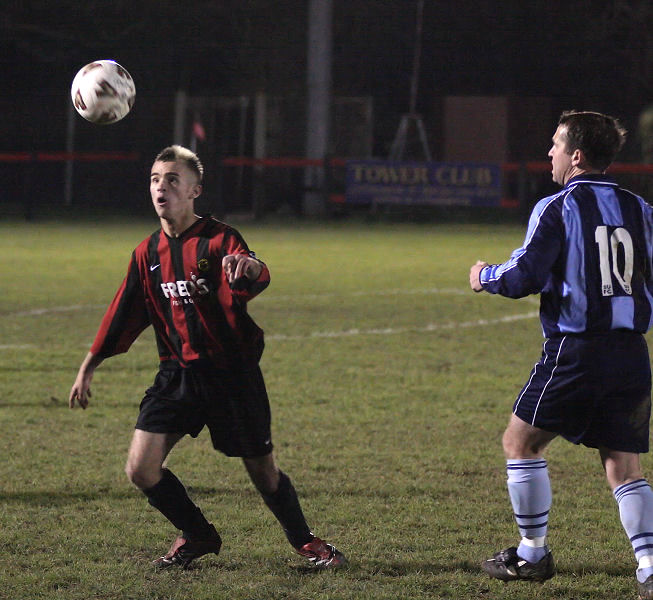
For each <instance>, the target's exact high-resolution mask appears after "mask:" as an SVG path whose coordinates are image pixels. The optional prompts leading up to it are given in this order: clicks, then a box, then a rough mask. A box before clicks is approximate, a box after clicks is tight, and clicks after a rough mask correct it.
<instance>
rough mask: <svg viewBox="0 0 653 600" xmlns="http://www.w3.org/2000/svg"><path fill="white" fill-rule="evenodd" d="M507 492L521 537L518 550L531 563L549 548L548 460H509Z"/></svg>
mask: <svg viewBox="0 0 653 600" xmlns="http://www.w3.org/2000/svg"><path fill="white" fill-rule="evenodd" d="M506 470H507V472H508V493H509V494H510V501H511V503H512V510H513V512H514V513H515V521H516V522H517V527H519V533H520V534H521V536H522V540H521V542H520V544H519V547H518V548H517V554H518V555H519V556H520V557H521V558H523V559H524V560H527V561H528V562H530V563H536V562H539V561H540V560H541V559H542V558H544V556H546V554H547V553H548V551H549V548H548V546H547V544H546V533H547V525H548V522H549V510H550V509H551V499H552V496H551V482H550V481H549V471H548V469H547V464H546V460H544V459H542V458H536V459H515V460H508V461H506Z"/></svg>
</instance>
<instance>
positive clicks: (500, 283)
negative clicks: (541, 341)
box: [480, 174, 653, 337]
mask: <svg viewBox="0 0 653 600" xmlns="http://www.w3.org/2000/svg"><path fill="white" fill-rule="evenodd" d="M480 280H481V284H482V285H483V288H484V289H485V290H486V291H488V292H489V293H491V294H501V295H502V296H508V297H510V298H521V297H523V296H527V295H529V294H537V293H539V294H540V319H541V321H542V328H543V332H544V335H545V337H554V336H557V335H563V334H567V333H584V332H605V331H610V330H612V329H630V330H633V331H637V332H640V333H645V332H646V331H648V329H649V328H650V327H651V325H652V324H653V208H652V207H651V206H649V205H648V204H647V203H646V202H645V201H644V200H643V199H642V198H640V197H639V196H636V195H635V194H633V193H631V192H629V191H627V190H624V189H622V188H620V187H619V186H618V185H617V183H616V182H615V181H614V180H613V179H612V178H611V177H608V176H606V175H588V174H585V175H580V176H578V177H574V178H572V179H570V180H569V181H568V182H567V185H565V187H564V188H563V189H562V190H561V191H560V192H558V193H557V194H555V195H553V196H549V197H547V198H543V199H542V200H540V201H539V202H538V203H537V205H536V206H535V208H534V209H533V212H532V213H531V217H530V221H529V224H528V230H527V232H526V238H525V240H524V244H523V246H522V247H521V248H518V249H517V250H515V251H514V252H513V253H512V255H511V256H510V259H509V260H508V261H507V262H505V263H503V264H498V265H489V266H487V267H485V268H484V269H483V270H482V271H481V273H480Z"/></svg>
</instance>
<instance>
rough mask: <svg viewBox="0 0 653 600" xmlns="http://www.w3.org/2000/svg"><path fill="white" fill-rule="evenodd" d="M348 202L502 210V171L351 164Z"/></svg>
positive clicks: (453, 165) (479, 165) (482, 166)
mask: <svg viewBox="0 0 653 600" xmlns="http://www.w3.org/2000/svg"><path fill="white" fill-rule="evenodd" d="M345 202H351V203H354V204H405V205H412V204H421V205H431V206H453V205H455V206H499V205H500V203H501V167H500V165H498V164H490V163H487V164H486V163H449V162H441V163H440V162H438V163H436V162H428V163H424V162H422V163H418V162H394V161H384V160H354V161H348V162H347V174H346V188H345Z"/></svg>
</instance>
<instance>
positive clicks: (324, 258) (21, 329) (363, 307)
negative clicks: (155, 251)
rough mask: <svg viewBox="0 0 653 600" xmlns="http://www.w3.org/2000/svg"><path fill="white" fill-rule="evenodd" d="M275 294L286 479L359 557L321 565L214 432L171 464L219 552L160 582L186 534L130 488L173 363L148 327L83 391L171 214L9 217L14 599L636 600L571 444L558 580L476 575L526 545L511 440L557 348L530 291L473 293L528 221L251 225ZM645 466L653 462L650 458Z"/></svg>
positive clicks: (7, 468) (554, 449) (600, 498)
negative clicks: (81, 399) (527, 295)
mask: <svg viewBox="0 0 653 600" xmlns="http://www.w3.org/2000/svg"><path fill="white" fill-rule="evenodd" d="M237 227H238V229H239V230H240V231H241V233H242V234H243V235H244V237H245V239H246V240H247V241H248V243H249V245H250V246H251V248H252V249H254V250H255V251H256V252H257V254H258V255H259V256H260V257H261V258H262V259H263V260H265V261H266V262H267V263H268V265H269V267H270V270H271V273H272V283H271V285H270V287H269V288H268V290H266V291H265V292H264V293H263V294H262V295H261V296H260V297H259V298H257V299H255V300H254V301H253V302H252V303H251V305H250V312H251V314H252V315H253V317H254V318H255V320H256V321H257V322H258V323H259V324H260V325H261V326H262V327H263V328H264V329H265V331H266V336H267V347H266V351H265V354H264V357H263V360H262V368H263V372H264V374H265V376H266V381H267V385H268V391H269V394H270V399H271V403H272V410H273V440H274V442H275V447H276V454H277V458H278V462H279V464H280V465H281V467H282V468H283V469H284V470H285V471H286V472H287V473H289V475H290V476H291V478H292V479H293V481H294V483H295V486H296V488H297V490H298V492H299V495H300V498H301V500H302V504H303V507H304V511H305V513H306V516H307V519H308V521H309V524H310V525H311V526H312V527H313V529H314V531H315V532H316V533H317V534H318V535H320V536H321V537H324V538H326V539H327V540H329V541H332V542H333V543H334V544H336V545H337V546H338V547H339V548H340V549H341V550H342V551H343V552H344V553H345V554H347V555H348V556H349V558H350V561H351V564H350V566H349V567H348V568H346V569H343V570H341V571H339V572H325V573H314V572H311V571H309V570H307V569H306V568H305V567H304V565H303V563H302V561H301V559H299V558H298V557H296V556H295V555H294V554H293V552H292V551H291V548H290V547H289V546H288V544H287V543H286V541H285V538H284V536H283V534H282V532H281V529H280V528H279V526H278V525H277V523H276V522H275V521H274V519H273V517H272V516H271V514H270V513H268V511H267V510H266V509H265V508H264V506H263V503H262V501H261V500H260V498H259V497H258V495H257V494H256V493H255V491H254V489H253V487H252V486H251V484H250V483H249V481H248V479H247V477H246V474H245V472H244V469H243V467H242V465H241V464H240V462H239V461H238V460H236V459H227V458H225V457H223V456H221V455H219V454H217V453H215V452H214V451H213V450H212V448H211V445H210V441H209V437H208V435H207V432H203V433H202V434H201V435H200V437H199V438H198V439H197V440H190V439H187V440H182V442H181V443H180V444H179V446H178V447H177V448H176V449H175V450H174V451H173V453H172V455H171V459H170V465H171V468H172V469H173V470H174V471H175V472H176V473H177V474H178V475H179V477H180V478H181V479H182V481H184V483H185V484H186V485H187V487H188V489H189V492H190V494H191V496H192V497H193V498H194V499H195V500H196V501H197V503H198V504H199V505H200V506H201V507H202V509H203V510H204V512H205V514H206V515H207V516H208V517H209V519H210V520H212V521H213V522H214V523H215V524H216V526H217V528H218V530H219V531H220V532H221V534H222V536H223V539H224V546H223V550H222V552H221V554H220V556H219V557H218V558H216V557H213V556H210V557H206V558H204V559H202V560H201V561H198V562H197V563H196V566H194V568H192V569H190V570H188V571H185V572H178V571H177V572H165V573H155V572H153V571H152V569H151V568H150V564H149V563H150V560H151V559H153V558H155V557H156V556H157V555H158V554H160V553H162V552H164V551H166V550H167V548H168V546H169V544H170V542H171V540H172V538H173V537H174V535H175V532H174V531H173V530H172V528H171V526H170V525H169V524H167V522H165V520H164V519H163V517H161V516H160V515H159V514H158V513H156V512H155V511H154V510H153V509H151V508H150V507H149V506H148V505H147V503H146V502H145V500H144V498H143V496H142V495H141V494H140V493H139V492H138V491H136V490H135V489H133V488H132V487H131V486H130V484H129V483H128V482H127V480H126V477H125V476H124V474H123V463H124V459H125V455H126V450H127V447H128V444H129V440H130V437H131V431H132V428H133V423H134V421H135V418H136V414H137V410H138V403H139V401H140V398H141V395H142V392H143V390H144V389H145V388H146V387H147V386H148V385H149V384H150V383H151V381H152V378H153V376H154V373H155V370H156V363H157V357H156V350H155V346H154V343H153V336H152V334H151V332H150V331H146V332H145V333H144V334H143V335H142V336H141V338H140V339H139V340H138V342H137V343H136V344H135V345H134V346H133V347H132V349H131V350H130V351H129V353H127V354H125V355H121V356H119V357H115V358H113V359H110V360H109V361H106V362H105V363H104V364H103V365H102V366H101V367H100V369H98V371H97V373H96V376H95V380H94V385H93V386H92V387H93V397H92V399H91V406H90V408H89V409H88V410H86V411H80V410H75V411H70V410H69V409H68V407H67V396H68V392H69V390H70V386H71V385H72V383H73V380H74V378H75V374H76V372H77V368H78V366H79V363H80V362H81V360H82V358H83V356H84V355H85V353H86V351H87V349H88V347H89V345H90V343H91V341H92V338H93V336H94V334H95V331H96V329H97V326H98V325H99V321H100V318H101V316H102V314H103V312H104V309H105V307H106V305H107V304H108V302H109V301H110V300H111V298H112V297H113V294H114V293H115V290H116V289H117V287H118V285H119V283H120V281H121V280H122V277H123V275H124V273H125V271H126V267H127V263H128V260H129V255H130V253H131V250H132V249H133V247H135V246H136V244H137V243H138V242H140V240H141V239H142V238H144V237H145V236H146V235H147V234H148V233H150V232H151V231H153V230H154V229H155V228H156V222H155V221H154V220H145V221H136V222H130V223H120V222H111V223H105V224H102V225H99V224H92V223H88V222H83V223H55V222H50V223H21V222H3V223H0V234H1V235H0V252H1V253H2V255H3V256H4V257H5V260H4V261H3V263H2V264H1V265H0V272H1V275H2V281H3V282H4V286H3V287H4V290H3V291H4V303H3V307H2V309H1V313H2V319H1V320H0V373H1V377H0V386H1V392H2V393H1V394H0V431H2V436H1V437H0V451H1V452H2V456H3V460H2V461H1V462H0V502H1V505H2V511H0V531H1V534H2V544H1V545H0V560H1V562H2V565H3V568H2V569H1V570H0V597H2V598H7V599H12V600H14V599H15V600H18V599H23V598H24V599H44V600H45V599H47V600H50V599H52V598H61V599H66V600H73V599H74V600H77V599H79V600H81V599H84V600H88V599H90V598H97V599H102V600H127V599H130V600H131V599H133V600H136V599H139V600H141V599H146V598H147V599H157V600H164V599H165V600H177V599H179V600H181V599H182V598H184V599H185V598H193V599H194V600H204V599H209V598H210V599H212V600H215V599H222V598H224V599H234V600H263V599H266V600H272V599H281V598H283V599H289V600H295V599H296V600H300V599H302V600H303V599H312V598H315V599H317V598H320V599H343V600H346V599H367V598H370V599H379V600H382V599H398V598H410V599H421V598H441V599H467V598H478V597H480V598H492V599H494V598H506V599H517V598H520V599H521V598H525V597H537V598H543V599H553V598H564V599H565V600H572V599H585V598H592V599H593V600H613V599H615V598H620V599H621V598H630V597H632V598H634V597H635V591H634V587H635V584H634V577H633V575H634V569H635V563H634V559H633V557H632V551H631V549H630V545H629V543H628V540H627V538H626V536H625V534H624V532H623V531H622V529H621V526H620V523H619V518H618V513H617V508H616V503H615V502H614V500H613V498H612V497H611V494H610V491H609V489H608V487H607V484H606V483H605V481H604V477H603V475H602V472H601V468H600V463H599V459H598V457H597V455H596V453H595V452H593V451H591V450H588V449H585V448H578V447H574V446H570V445H569V444H567V443H565V442H563V441H555V442H554V443H553V444H552V446H551V448H550V450H549V453H548V458H549V465H550V473H551V478H552V485H553V492H554V504H553V511H552V514H551V518H550V530H549V533H550V542H551V544H552V548H553V550H554V554H555V556H556V560H557V563H558V567H559V574H558V576H556V577H555V578H554V579H553V580H551V581H549V582H547V583H545V584H544V585H536V586H530V585H528V584H522V583H514V584H510V585H504V584H502V583H500V582H496V581H491V580H489V579H488V578H487V577H486V576H485V575H484V574H482V573H481V571H480V569H479V567H478V564H479V562H480V561H481V560H482V559H484V558H486V557H487V556H489V555H491V554H492V553H493V552H494V551H496V550H498V549H500V548H503V547H505V546H507V545H511V544H513V543H514V542H516V541H517V531H516V527H515V525H514V522H513V518H512V514H511V511H510V507H509V502H508V497H507V493H506V489H505V470H504V461H503V458H502V454H501V447H500V444H501V442H500V439H501V434H502V432H503V428H504V426H505V423H506V422H507V419H508V416H509V412H510V407H511V405H512V401H513V399H514V397H515V395H516V393H517V392H518V391H519V389H520V387H521V385H522V384H523V382H524V381H525V379H526V377H527V375H528V372H529V370H530V368H531V366H532V364H533V363H534V362H535V361H536V360H537V358H538V355H539V352H540V346H541V342H542V338H541V333H540V328H539V323H538V321H537V318H536V316H535V314H536V311H537V303H536V302H535V301H534V299H523V300H520V301H511V300H507V299H503V298H498V297H491V296H488V295H486V294H473V293H472V292H471V291H469V286H468V270H469V266H470V265H471V264H472V263H473V262H475V261H476V260H477V259H479V258H480V259H486V260H489V261H497V262H498V261H502V260H505V259H506V258H507V256H508V255H509V252H510V251H511V250H512V249H513V248H514V247H516V246H518V245H519V244H520V243H521V240H522V236H523V229H522V228H521V227H517V226H487V225H465V226H454V225H432V224H422V225H415V224H399V225H389V224H369V225H361V224H350V223H340V224H329V225H315V224H308V225H307V224H287V225H283V224H267V225H265V224H263V225H258V224H252V223H243V224H241V225H237ZM643 464H644V467H645V470H646V471H648V472H649V473H650V471H651V459H650V458H649V457H648V455H647V456H645V457H643Z"/></svg>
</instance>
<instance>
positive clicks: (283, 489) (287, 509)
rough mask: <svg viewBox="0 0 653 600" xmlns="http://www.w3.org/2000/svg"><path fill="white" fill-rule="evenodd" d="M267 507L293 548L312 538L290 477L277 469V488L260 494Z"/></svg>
mask: <svg viewBox="0 0 653 600" xmlns="http://www.w3.org/2000/svg"><path fill="white" fill-rule="evenodd" d="M261 496H262V497H263V500H264V502H265V504H266V505H267V507H268V508H269V509H270V510H271V511H272V513H273V514H274V516H275V517H276V518H277V520H278V521H279V523H281V527H283V532H284V533H285V534H286V537H287V538H288V541H289V542H290V544H291V545H292V546H294V547H295V548H301V547H302V546H303V545H304V544H307V543H308V542H310V541H311V540H312V539H313V537H314V536H313V534H312V533H311V530H310V529H309V528H308V525H307V524H306V519H305V518H304V513H303V512H302V508H301V506H300V505H299V499H298V498H297V492H295V488H294V487H293V484H292V482H291V481H290V478H289V477H288V476H287V475H286V474H285V473H284V472H282V471H279V488H278V489H277V491H276V492H274V494H261Z"/></svg>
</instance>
